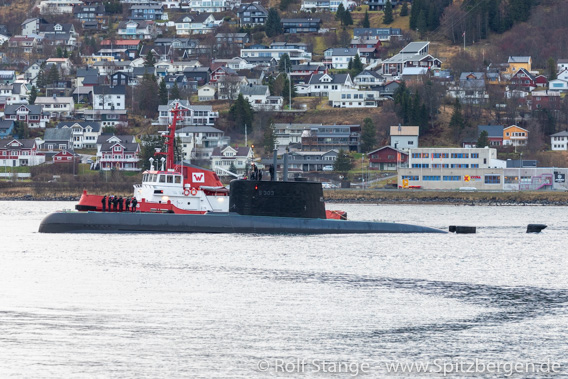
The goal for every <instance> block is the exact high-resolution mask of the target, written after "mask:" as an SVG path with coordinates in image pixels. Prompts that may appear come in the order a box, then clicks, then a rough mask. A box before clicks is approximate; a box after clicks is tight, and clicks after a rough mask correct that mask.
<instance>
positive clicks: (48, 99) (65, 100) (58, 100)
mask: <svg viewBox="0 0 568 379" xmlns="http://www.w3.org/2000/svg"><path fill="white" fill-rule="evenodd" d="M35 102H36V104H38V105H41V104H69V103H72V102H73V98H72V97H64V96H62V97H52V96H38V97H37V98H36V100H35Z"/></svg>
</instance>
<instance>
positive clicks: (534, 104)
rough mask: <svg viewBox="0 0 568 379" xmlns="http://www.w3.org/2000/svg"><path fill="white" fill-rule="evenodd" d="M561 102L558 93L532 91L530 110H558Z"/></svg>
mask: <svg viewBox="0 0 568 379" xmlns="http://www.w3.org/2000/svg"><path fill="white" fill-rule="evenodd" d="M561 100H562V97H561V96H560V92H557V91H533V92H532V93H531V95H530V102H529V104H530V109H531V111H534V110H537V109H550V110H558V109H560V102H561Z"/></svg>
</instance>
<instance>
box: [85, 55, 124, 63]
mask: <svg viewBox="0 0 568 379" xmlns="http://www.w3.org/2000/svg"><path fill="white" fill-rule="evenodd" d="M82 58H83V62H85V63H86V64H93V63H95V62H114V61H116V59H115V58H114V57H113V56H106V55H90V56H86V57H82Z"/></svg>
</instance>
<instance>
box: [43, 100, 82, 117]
mask: <svg viewBox="0 0 568 379" xmlns="http://www.w3.org/2000/svg"><path fill="white" fill-rule="evenodd" d="M35 104H36V105H41V106H43V112H44V113H47V114H49V117H50V118H62V117H68V116H71V115H72V114H73V113H74V112H75V101H74V100H73V97H56V96H53V97H52V96H38V97H37V98H36V100H35Z"/></svg>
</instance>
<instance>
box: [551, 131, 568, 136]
mask: <svg viewBox="0 0 568 379" xmlns="http://www.w3.org/2000/svg"><path fill="white" fill-rule="evenodd" d="M550 136H551V137H568V130H564V131H562V132H558V133H555V134H551V135H550Z"/></svg>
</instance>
